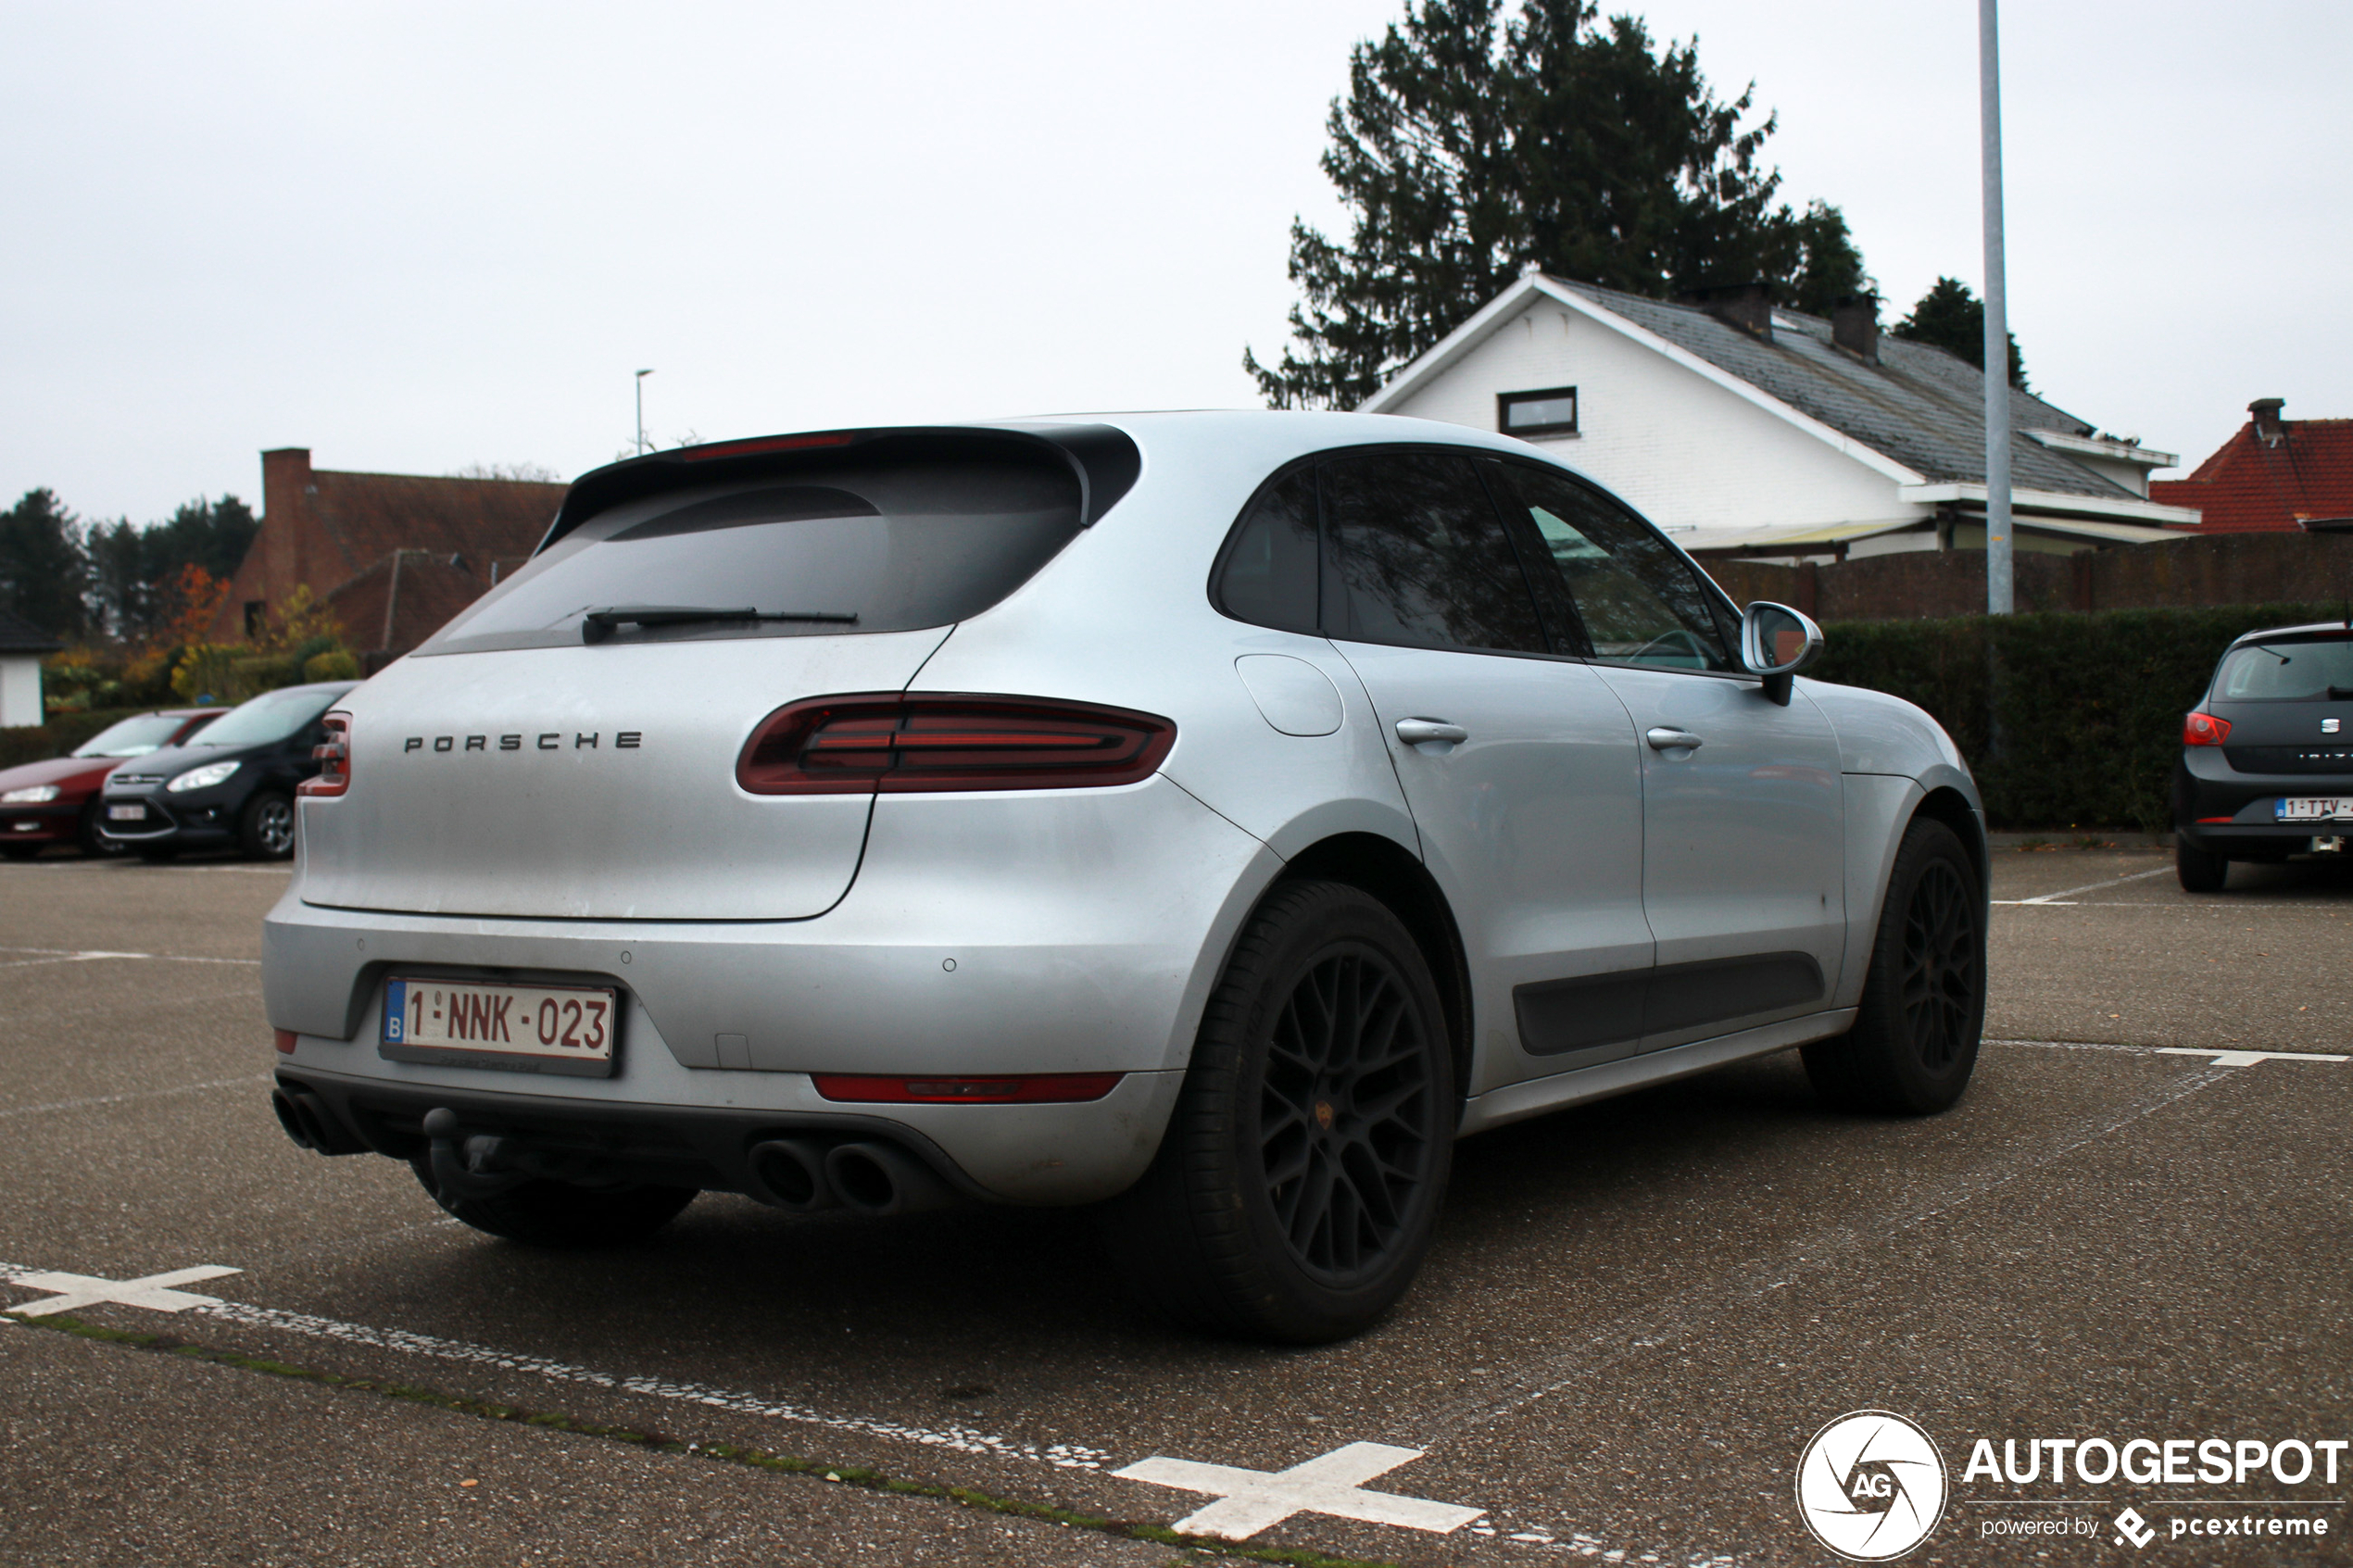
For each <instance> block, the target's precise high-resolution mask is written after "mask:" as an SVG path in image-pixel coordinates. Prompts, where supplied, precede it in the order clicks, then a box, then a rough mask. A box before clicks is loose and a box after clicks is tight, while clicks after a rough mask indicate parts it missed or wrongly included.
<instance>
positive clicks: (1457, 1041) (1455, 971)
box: [1259, 833, 1474, 1108]
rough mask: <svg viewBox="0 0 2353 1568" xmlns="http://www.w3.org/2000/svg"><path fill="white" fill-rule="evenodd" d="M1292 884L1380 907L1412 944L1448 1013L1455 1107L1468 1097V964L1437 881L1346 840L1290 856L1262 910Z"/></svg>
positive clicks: (1382, 841)
mask: <svg viewBox="0 0 2353 1568" xmlns="http://www.w3.org/2000/svg"><path fill="white" fill-rule="evenodd" d="M1295 882H1338V883H1344V884H1347V885H1349V886H1351V887H1354V888H1356V889H1358V890H1359V891H1361V892H1363V893H1365V894H1366V895H1368V896H1369V897H1373V898H1374V899H1376V900H1378V902H1379V903H1380V904H1381V905H1382V906H1383V907H1385V908H1386V909H1388V910H1389V912H1390V914H1392V915H1395V916H1396V917H1397V919H1398V922H1399V923H1401V924H1403V926H1404V927H1405V930H1406V932H1407V933H1408V934H1409V935H1412V937H1413V938H1414V945H1415V946H1416V947H1418V948H1420V949H1421V954H1422V961H1423V962H1424V963H1426V964H1427V965H1428V967H1429V974H1430V981H1431V983H1432V984H1433V985H1436V986H1437V988H1438V1000H1439V1006H1440V1008H1441V1010H1443V1012H1444V1013H1445V1022H1446V1043H1447V1046H1448V1048H1449V1052H1450V1054H1451V1056H1452V1057H1453V1063H1452V1066H1453V1074H1454V1103H1455V1105H1456V1107H1457V1108H1459V1107H1460V1106H1461V1105H1462V1103H1463V1101H1464V1100H1465V1099H1466V1098H1467V1097H1468V1096H1469V1094H1470V1081H1471V1047H1472V1042H1473V1038H1474V1036H1473V1035H1472V1032H1471V985H1470V961H1469V959H1468V957H1467V955H1466V953H1465V951H1464V948H1463V937H1462V931H1461V928H1460V927H1459V926H1458V925H1457V924H1456V923H1455V921H1454V911H1453V907H1452V906H1450V905H1449V904H1448V903H1447V901H1446V895H1445V894H1444V893H1443V892H1442V891H1441V890H1440V888H1439V885H1438V882H1437V879H1435V878H1434V877H1432V876H1431V875H1430V874H1429V870H1428V867H1426V866H1424V865H1423V864H1422V862H1421V861H1420V860H1419V859H1416V857H1415V855H1414V854H1413V852H1412V851H1411V850H1409V849H1407V848H1405V847H1403V845H1400V844H1399V843H1397V842H1396V841H1395V840H1393V839H1389V838H1383V837H1382V836H1380V835H1379V834H1370V833H1344V834H1334V835H1333V836H1332V837H1329V838H1326V839H1322V840H1319V841H1318V842H1316V843H1315V844H1313V845H1310V846H1309V847H1307V848H1306V849H1304V850H1302V851H1301V852H1300V853H1299V854H1298V855H1296V856H1293V857H1292V858H1291V859H1290V862H1289V863H1288V864H1287V865H1285V866H1284V868H1283V870H1282V873H1281V874H1280V875H1279V876H1277V878H1276V879H1275V881H1274V884H1272V885H1271V886H1269V887H1268V888H1267V889H1266V891H1265V894H1263V895H1262V896H1261V897H1260V900H1259V901H1260V902H1261V903H1262V904H1263V903H1264V902H1265V900H1266V899H1267V898H1271V897H1274V896H1275V895H1276V894H1277V893H1278V892H1280V891H1281V890H1282V889H1283V888H1284V887H1285V886H1287V885H1288V884H1291V883H1295Z"/></svg>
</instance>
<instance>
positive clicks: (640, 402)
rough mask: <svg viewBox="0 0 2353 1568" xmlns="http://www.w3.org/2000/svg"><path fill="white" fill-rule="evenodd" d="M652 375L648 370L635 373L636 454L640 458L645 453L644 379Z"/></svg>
mask: <svg viewBox="0 0 2353 1568" xmlns="http://www.w3.org/2000/svg"><path fill="white" fill-rule="evenodd" d="M652 374H653V371H652V370H640V371H638V372H637V454H638V456H640V457H643V456H644V455H645V452H646V378H647V377H648V376H649V375H652Z"/></svg>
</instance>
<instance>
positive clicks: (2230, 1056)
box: [2150, 1046, 2346, 1067]
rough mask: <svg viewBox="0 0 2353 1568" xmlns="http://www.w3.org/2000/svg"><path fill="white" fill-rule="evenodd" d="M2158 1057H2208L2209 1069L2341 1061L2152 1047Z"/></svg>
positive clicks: (2313, 1055) (2316, 1055)
mask: <svg viewBox="0 0 2353 1568" xmlns="http://www.w3.org/2000/svg"><path fill="white" fill-rule="evenodd" d="M2150 1049H2152V1050H2154V1051H2155V1052H2156V1053H2157V1054H2158V1055H2159V1056H2210V1057H2212V1058H2213V1059H2214V1060H2212V1061H2211V1062H2209V1063H2208V1066H2210V1067H2252V1066H2254V1065H2255V1064H2256V1063H2257V1062H2259V1061H2343V1060H2346V1059H2345V1058H2344V1057H2341V1056H2326V1055H2323V1054H2322V1053H2321V1052H2319V1051H2233V1050H2222V1049H2220V1048H2218V1047H2213V1046H2153V1047H2150Z"/></svg>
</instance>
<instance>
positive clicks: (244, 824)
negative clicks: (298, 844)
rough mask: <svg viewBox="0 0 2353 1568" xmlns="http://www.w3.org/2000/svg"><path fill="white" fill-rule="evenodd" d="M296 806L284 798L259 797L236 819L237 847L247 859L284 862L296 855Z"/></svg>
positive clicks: (248, 802)
mask: <svg viewBox="0 0 2353 1568" xmlns="http://www.w3.org/2000/svg"><path fill="white" fill-rule="evenodd" d="M294 845H295V806H294V802H293V801H291V800H289V799H287V798H286V797H284V796H283V795H266V794H265V795H257V796H255V797H253V798H252V799H251V800H248V801H246V802H245V810H244V812H243V813H242V814H241V815H240V816H239V817H238V819H237V847H238V848H240V849H242V850H244V851H245V855H246V857H247V858H248V859H256V860H283V859H286V858H287V857H289V856H291V855H292V854H293V853H294Z"/></svg>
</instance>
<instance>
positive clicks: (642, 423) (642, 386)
mask: <svg viewBox="0 0 2353 1568" xmlns="http://www.w3.org/2000/svg"><path fill="white" fill-rule="evenodd" d="M1986 4H1988V5H1992V4H1993V0H1986ZM652 374H653V371H651V370H640V371H638V372H637V453H638V455H639V456H640V457H643V456H644V455H645V451H646V378H647V377H648V376H649V375H652ZM2005 451H2007V448H2005Z"/></svg>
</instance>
